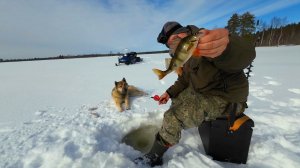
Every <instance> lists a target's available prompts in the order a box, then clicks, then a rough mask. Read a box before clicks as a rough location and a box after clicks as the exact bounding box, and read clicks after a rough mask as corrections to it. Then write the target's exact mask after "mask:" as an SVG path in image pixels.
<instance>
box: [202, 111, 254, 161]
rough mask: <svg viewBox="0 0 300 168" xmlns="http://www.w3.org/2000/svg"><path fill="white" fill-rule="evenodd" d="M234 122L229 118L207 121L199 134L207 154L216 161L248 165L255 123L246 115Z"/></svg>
mask: <svg viewBox="0 0 300 168" xmlns="http://www.w3.org/2000/svg"><path fill="white" fill-rule="evenodd" d="M233 122H234V123H233V124H234V125H232V124H230V121H229V120H228V117H223V118H217V119H216V120H214V121H205V122H203V123H202V124H201V125H200V126H199V127H198V130H199V134H200V137H201V140H202V143H203V146H204V150H205V152H206V154H207V155H210V156H212V157H213V159H214V160H218V161H226V162H233V163H243V164H246V162H247V157H248V152H249V146H250V141H251V136H252V127H254V122H253V120H252V119H250V118H249V117H248V116H246V115H244V114H242V115H241V116H238V117H236V119H235V120H233ZM231 126H233V127H231ZM234 127H235V129H237V130H235V131H234V130H233V129H234ZM230 128H232V130H230Z"/></svg>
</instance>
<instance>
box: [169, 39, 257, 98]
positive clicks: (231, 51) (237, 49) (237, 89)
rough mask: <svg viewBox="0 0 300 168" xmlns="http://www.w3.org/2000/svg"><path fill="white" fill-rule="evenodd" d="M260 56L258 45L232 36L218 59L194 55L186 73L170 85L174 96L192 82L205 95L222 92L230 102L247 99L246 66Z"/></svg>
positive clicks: (171, 93)
mask: <svg viewBox="0 0 300 168" xmlns="http://www.w3.org/2000/svg"><path fill="white" fill-rule="evenodd" d="M255 56H256V52H255V47H254V46H253V45H252V44H251V43H250V42H249V43H248V42H246V41H244V40H242V39H241V38H240V37H237V36H230V37H229V43H228V46H227V48H226V50H225V51H224V52H223V53H222V54H221V55H220V56H219V57H216V58H214V59H211V58H207V57H191V58H190V59H189V60H188V61H187V62H186V63H185V64H184V67H183V74H182V75H181V76H179V77H178V79H177V81H176V82H175V83H174V84H173V85H172V86H170V87H169V88H168V89H167V92H168V94H169V95H170V97H171V98H173V97H177V95H178V94H179V93H180V92H182V91H183V90H184V89H185V88H187V87H188V86H189V85H191V86H192V87H193V88H194V89H195V91H197V92H199V93H202V94H205V95H219V96H221V97H223V98H224V99H225V100H227V101H229V102H246V101H247V97H248V94H249V84H248V80H247V78H246V76H245V74H244V71H243V69H245V68H246V67H247V66H248V65H250V63H251V62H252V61H253V60H254V58H255Z"/></svg>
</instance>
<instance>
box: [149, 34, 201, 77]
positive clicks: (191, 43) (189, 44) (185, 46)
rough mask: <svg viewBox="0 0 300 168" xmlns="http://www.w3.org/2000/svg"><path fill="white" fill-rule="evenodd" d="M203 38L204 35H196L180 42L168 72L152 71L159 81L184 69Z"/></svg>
mask: <svg viewBox="0 0 300 168" xmlns="http://www.w3.org/2000/svg"><path fill="white" fill-rule="evenodd" d="M200 37H202V33H200V32H199V33H198V34H196V35H189V36H186V37H184V38H183V39H181V40H180V42H179V44H178V46H177V48H176V50H175V53H174V54H173V55H172V59H171V62H170V64H169V67H168V68H167V70H165V71H162V70H159V69H152V70H153V72H154V73H155V74H156V75H157V76H158V79H159V80H161V79H163V78H164V77H165V76H166V75H168V74H169V73H171V72H172V71H175V70H177V69H178V68H180V67H182V66H183V65H184V64H185V63H186V62H187V61H188V60H189V58H191V56H192V55H193V53H194V50H195V49H196V47H197V44H198V41H199V39H200Z"/></svg>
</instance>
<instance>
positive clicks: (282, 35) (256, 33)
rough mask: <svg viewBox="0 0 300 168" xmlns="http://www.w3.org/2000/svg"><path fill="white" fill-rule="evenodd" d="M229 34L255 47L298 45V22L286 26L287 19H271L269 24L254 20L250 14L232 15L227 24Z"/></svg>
mask: <svg viewBox="0 0 300 168" xmlns="http://www.w3.org/2000/svg"><path fill="white" fill-rule="evenodd" d="M226 28H227V29H228V30H229V32H230V34H235V35H238V36H240V37H242V38H244V39H246V40H250V41H252V42H255V43H256V46H279V45H299V44H300V22H299V23H291V24H287V18H286V17H284V18H280V17H273V18H272V19H271V21H270V22H269V23H267V22H265V21H263V20H255V16H254V15H253V14H251V13H250V12H246V13H244V14H241V15H239V14H237V13H234V14H233V15H232V16H231V18H230V19H229V20H228V22H227V26H226Z"/></svg>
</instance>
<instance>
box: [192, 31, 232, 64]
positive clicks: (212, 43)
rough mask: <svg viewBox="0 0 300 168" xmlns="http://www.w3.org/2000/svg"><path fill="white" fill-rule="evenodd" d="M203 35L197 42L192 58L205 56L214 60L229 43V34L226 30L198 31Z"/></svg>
mask: <svg viewBox="0 0 300 168" xmlns="http://www.w3.org/2000/svg"><path fill="white" fill-rule="evenodd" d="M200 32H202V33H203V34H204V36H203V37H202V38H200V40H199V42H198V46H197V48H196V49H195V52H194V54H193V55H194V56H205V57H210V58H215V57H218V56H220V55H221V54H222V53H223V51H224V50H225V49H226V47H227V44H228V43H229V32H228V30H227V29H214V30H206V29H203V30H200Z"/></svg>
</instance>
